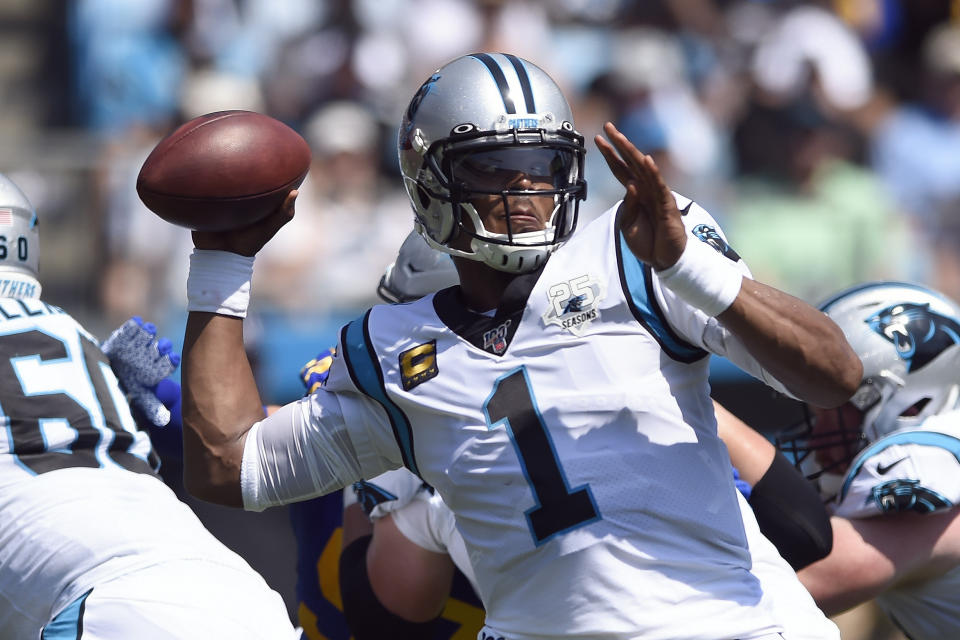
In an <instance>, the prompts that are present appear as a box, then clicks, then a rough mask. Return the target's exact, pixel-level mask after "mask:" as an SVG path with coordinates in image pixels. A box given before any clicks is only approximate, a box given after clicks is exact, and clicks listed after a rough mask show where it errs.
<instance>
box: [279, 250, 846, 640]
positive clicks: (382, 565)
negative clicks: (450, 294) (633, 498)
mask: <svg viewBox="0 0 960 640" xmlns="http://www.w3.org/2000/svg"><path fill="white" fill-rule="evenodd" d="M456 283H457V273H456V271H455V270H454V269H453V265H452V263H451V262H450V259H449V257H447V256H446V254H443V253H439V252H436V251H432V250H430V249H429V247H428V246H427V245H426V244H425V243H424V242H423V240H422V239H421V238H420V237H419V235H417V234H416V233H411V234H410V236H408V237H407V239H406V240H405V241H404V242H403V245H402V246H401V247H400V251H399V252H398V255H397V258H396V260H395V261H394V262H393V263H392V264H391V265H389V266H388V267H387V269H386V271H385V273H384V275H383V277H382V278H381V280H380V284H379V287H378V293H379V294H380V296H381V297H382V298H383V299H384V300H385V301H388V302H393V303H399V302H412V301H413V300H417V299H419V298H421V297H423V296H424V295H426V294H428V293H432V292H433V291H436V290H438V289H442V288H445V287H447V286H452V285H454V284H456ZM332 357H333V349H328V350H326V351H324V352H322V353H320V354H319V355H318V356H317V357H316V358H314V359H312V360H311V361H310V362H308V363H307V364H306V365H305V366H304V367H303V369H302V370H301V371H300V377H301V380H302V381H303V383H304V385H305V387H306V388H307V391H308V393H312V392H314V391H316V390H317V389H318V388H319V387H320V386H322V384H323V382H324V381H325V380H326V378H327V375H328V373H329V367H330V365H331V364H332V361H333V360H332ZM715 409H716V411H717V415H718V422H719V424H720V425H721V426H723V425H726V424H729V422H730V419H729V418H732V416H730V414H729V413H728V412H726V410H725V409H724V408H723V407H722V406H720V405H717V404H716V403H715ZM724 418H728V419H724ZM744 427H745V425H744ZM721 435H723V436H724V437H725V438H726V435H724V434H723V433H722V432H721ZM751 435H757V434H755V432H753V431H752V430H749V429H747V433H746V436H747V437H743V436H744V434H742V433H739V432H731V433H729V436H730V437H732V438H735V439H736V440H735V441H734V442H733V443H732V444H731V443H730V442H727V446H728V448H729V449H730V451H731V456H734V455H735V454H739V453H740V448H741V447H743V446H746V445H747V443H749V442H750V438H749V436H751ZM763 442H764V444H765V445H766V446H767V447H768V448H769V449H770V455H769V456H765V457H761V459H760V460H759V461H756V462H755V461H754V458H755V457H756V456H752V455H745V454H743V455H740V456H739V458H740V459H741V460H742V461H743V462H744V464H746V465H748V467H747V469H746V473H747V477H748V478H749V481H750V482H749V484H748V483H745V482H742V481H741V482H739V483H738V484H737V486H738V488H740V489H741V492H742V493H743V494H744V498H746V499H747V500H748V501H749V505H750V507H751V509H752V510H754V511H755V512H756V518H757V520H758V521H759V522H760V529H761V531H763V533H764V534H765V535H767V536H768V537H769V538H771V541H772V542H773V543H774V544H775V545H776V548H777V551H779V553H780V554H781V555H782V556H783V557H784V558H786V559H787V560H788V561H789V563H790V565H791V566H792V567H793V568H795V569H797V568H800V567H802V566H806V565H807V564H809V563H811V562H813V561H814V560H817V559H820V558H822V557H824V556H826V555H827V554H828V553H829V552H830V544H831V543H832V537H831V534H830V522H829V518H828V517H827V515H826V511H825V509H824V508H823V504H822V503H821V502H820V499H819V496H818V495H817V493H816V491H815V490H813V488H812V487H811V486H810V485H809V483H807V482H806V480H805V479H804V477H803V476H802V475H800V474H798V473H797V471H796V469H794V468H793V466H791V465H790V463H789V462H788V461H787V460H786V458H784V457H783V456H778V455H776V452H775V450H774V449H773V446H772V445H771V444H770V443H769V442H767V441H766V440H764V441H763ZM733 460H734V462H737V461H738V458H737V457H734V458H733ZM331 495H333V494H331ZM343 495H344V498H343V502H344V517H343V527H342V529H338V532H339V534H341V535H342V545H343V549H344V550H343V555H342V556H341V558H340V560H339V583H340V592H339V600H340V602H341V603H342V609H343V611H344V613H345V614H346V619H347V622H348V624H349V628H350V632H351V633H352V634H353V636H354V638H356V639H357V640H376V639H378V638H381V637H384V636H385V635H390V636H391V637H393V638H398V639H403V638H411V639H413V638H428V637H429V638H437V639H438V640H440V639H444V640H445V639H447V638H452V639H453V640H457V639H460V638H462V639H466V638H474V637H476V635H477V631H479V629H480V626H482V622H483V609H482V605H481V604H480V602H479V601H478V600H477V598H476V595H475V593H476V589H475V587H473V588H471V587H472V585H474V584H475V579H474V577H473V570H472V568H471V567H470V563H469V559H468V557H467V552H466V547H465V545H464V543H463V538H462V537H461V536H460V535H459V533H458V532H457V530H456V523H455V519H454V517H453V513H452V512H451V511H450V509H449V508H447V506H446V505H445V504H444V503H443V500H442V499H441V498H440V496H439V495H437V494H436V492H435V491H433V489H432V488H431V487H430V486H429V485H426V484H425V483H424V482H423V481H422V480H420V479H419V478H417V477H416V476H414V475H413V474H412V473H410V472H409V471H407V470H405V469H398V470H395V471H388V472H387V473H385V474H383V475H381V476H378V477H377V478H374V479H373V480H371V481H361V482H358V483H355V484H354V485H353V486H352V487H350V488H348V489H346V490H345V491H344V494H343ZM787 496H788V497H787ZM328 497H329V496H324V497H323V498H319V499H317V500H324V499H327V498H328ZM313 502H315V501H306V502H298V503H294V504H292V505H291V509H292V510H293V511H299V510H300V509H299V507H300V506H301V505H308V507H307V508H306V509H304V511H309V510H313V509H315V507H313V506H309V505H311V503H313ZM744 507H745V503H743V502H742V501H741V508H744ZM749 511H750V510H746V511H744V513H743V515H744V519H745V520H752V519H753V517H754V515H753V513H750V512H749ZM361 512H362V514H361ZM364 516H366V517H364ZM334 522H336V523H337V526H339V520H336V519H335V518H330V517H328V518H327V519H326V520H322V519H320V518H312V519H310V520H309V521H305V524H304V525H303V526H302V529H301V530H300V531H298V543H297V546H298V554H299V555H301V556H302V557H305V562H303V563H301V564H303V565H305V566H307V567H309V569H308V570H307V571H306V572H304V575H305V576H306V579H305V580H302V579H301V580H298V583H301V582H312V583H313V585H312V587H311V585H304V587H305V588H312V589H313V590H314V591H316V590H317V587H316V585H317V582H318V581H317V580H316V579H315V578H314V575H313V574H314V571H313V568H314V567H319V568H320V569H319V570H320V571H322V570H323V567H325V566H327V565H331V564H333V563H332V562H331V561H330V559H329V556H330V553H329V545H324V543H323V542H319V543H318V542H317V541H324V540H327V539H329V538H330V536H328V535H327V533H326V532H327V531H328V530H330V529H331V525H332V523H334ZM755 531H756V529H748V532H755ZM320 546H326V547H327V550H326V553H323V554H318V553H317V551H318V547H320ZM750 549H751V553H752V554H753V556H754V557H753V567H752V569H751V571H753V573H754V574H755V575H757V576H758V577H760V579H761V582H762V587H763V590H764V593H765V595H767V594H769V596H770V598H771V601H772V603H773V605H774V606H778V605H780V606H783V605H784V604H788V606H785V607H783V608H782V609H781V610H780V611H779V612H778V615H779V620H780V621H781V622H782V623H783V625H784V627H785V629H786V632H787V637H791V638H794V637H797V638H799V637H805V635H807V636H809V637H817V635H816V634H817V633H818V631H817V625H816V621H817V620H818V619H821V618H822V616H821V614H820V613H819V612H818V611H816V609H815V607H816V605H815V604H814V603H813V601H812V600H811V599H810V598H809V596H808V594H806V593H804V592H803V591H802V588H800V585H799V583H798V582H797V580H796V578H795V576H794V574H793V572H792V571H791V570H790V568H788V567H787V566H786V565H785V564H784V563H783V561H782V560H781V558H780V557H779V556H778V554H777V553H776V552H775V551H773V548H772V547H771V546H770V544H769V543H768V542H767V541H766V540H761V539H759V537H757V539H755V540H751V542H750ZM454 567H456V569H454ZM323 582H324V580H323V579H322V578H321V579H320V580H319V583H320V584H322V583H323ZM451 582H452V588H451ZM320 591H322V589H320ZM329 606H330V605H329V603H328V602H326V601H324V602H321V603H318V605H316V607H315V609H314V610H322V609H324V608H328V607H329ZM306 623H311V624H316V625H317V628H318V629H319V630H321V631H322V632H323V633H324V634H325V635H327V636H328V637H333V636H330V634H331V633H333V631H334V629H333V627H332V625H334V624H336V625H340V624H342V622H341V621H340V620H339V619H336V618H330V617H328V618H320V617H317V616H312V617H310V618H309V620H307V621H306V622H305V621H304V619H303V618H301V624H306ZM309 628H310V627H307V626H305V629H309ZM336 637H339V636H336Z"/></svg>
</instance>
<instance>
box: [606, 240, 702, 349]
mask: <svg viewBox="0 0 960 640" xmlns="http://www.w3.org/2000/svg"><path fill="white" fill-rule="evenodd" d="M616 234H617V243H616V245H617V263H618V265H619V268H620V284H621V286H622V287H623V290H624V292H625V293H626V294H628V295H627V296H626V297H627V303H628V304H629V305H630V311H631V312H632V313H633V317H634V318H636V319H637V322H639V323H640V324H641V325H643V326H644V327H645V328H646V329H647V331H649V332H650V334H651V335H652V336H653V337H654V338H655V339H656V341H657V342H658V343H660V347H661V348H662V349H663V350H664V352H666V354H667V355H668V356H670V357H671V358H673V359H674V360H677V361H678V362H687V363H690V362H696V361H697V360H700V359H701V358H703V357H705V356H707V355H709V354H708V353H707V352H706V351H704V350H703V349H701V348H700V347H697V346H694V345H692V344H690V343H689V342H687V341H686V340H684V339H683V338H681V337H680V336H679V335H677V333H676V332H675V331H674V330H673V329H671V328H670V325H669V324H668V323H667V319H666V316H664V314H663V310H662V309H661V308H660V303H658V302H657V296H656V295H655V294H654V291H653V274H652V273H651V272H650V267H649V266H648V265H646V264H644V263H642V262H641V261H639V260H637V259H636V257H635V256H634V255H633V252H632V251H630V247H628V246H627V241H626V239H625V238H624V237H623V234H622V233H620V231H619V230H617V231H616Z"/></svg>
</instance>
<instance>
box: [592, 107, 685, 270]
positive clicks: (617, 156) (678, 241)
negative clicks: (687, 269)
mask: <svg viewBox="0 0 960 640" xmlns="http://www.w3.org/2000/svg"><path fill="white" fill-rule="evenodd" d="M603 130H604V133H606V134H607V137H608V138H610V140H609V141H607V140H606V139H605V138H604V137H603V136H599V135H598V136H597V137H596V138H594V142H596V144H597V147H598V148H599V149H600V153H602V154H603V158H604V160H606V161H607V166H609V167H610V171H612V172H613V175H614V176H615V177H616V178H617V180H619V181H620V184H622V185H623V186H624V187H625V188H626V195H625V196H624V199H623V205H622V207H621V212H620V230H621V231H622V232H623V236H624V238H625V239H626V241H627V245H629V247H630V250H631V251H632V252H633V254H634V255H635V256H636V257H637V258H638V259H639V260H642V261H643V262H646V263H647V264H649V265H650V266H652V267H653V268H654V269H656V270H657V271H662V270H663V269H666V268H668V267H671V266H673V265H674V264H675V263H676V262H677V260H679V259H680V254H681V253H683V249H684V247H685V246H686V244H687V231H686V229H685V228H684V226H683V220H682V219H681V217H680V211H679V210H678V209H677V202H676V200H675V199H674V196H673V193H672V192H671V191H670V189H669V188H668V187H667V185H666V184H664V182H663V178H661V177H660V172H659V170H658V169H657V165H656V164H655V163H654V162H653V158H651V157H650V156H648V155H644V154H643V153H642V152H641V151H640V150H639V149H637V148H636V147H635V146H634V145H633V143H632V142H630V140H628V139H627V137H626V136H624V135H623V134H622V133H620V132H619V131H618V130H617V128H616V127H615V126H613V124H612V123H610V122H608V123H606V124H605V125H604V126H603Z"/></svg>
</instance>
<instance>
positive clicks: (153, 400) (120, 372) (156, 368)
mask: <svg viewBox="0 0 960 640" xmlns="http://www.w3.org/2000/svg"><path fill="white" fill-rule="evenodd" d="M100 348H101V349H102V350H103V352H104V353H105V354H106V356H107V358H109V359H110V366H111V368H112V369H113V372H114V373H115V374H116V376H117V379H118V380H119V381H120V384H121V385H122V386H123V388H124V390H125V391H126V393H127V398H128V400H129V401H130V403H131V404H132V405H134V406H135V407H136V408H137V409H139V410H140V411H141V412H142V413H143V414H144V416H146V418H147V419H148V420H150V422H152V423H153V424H154V425H156V426H158V427H162V426H164V425H166V424H167V423H168V422H169V421H170V411H169V409H168V408H167V407H166V406H164V404H163V403H162V402H161V401H160V400H159V399H158V398H157V394H156V389H157V385H158V384H159V383H160V381H162V380H163V379H164V378H166V377H167V376H169V375H170V374H171V373H173V372H174V371H176V369H177V367H178V366H179V365H180V355H179V354H177V353H173V344H172V343H171V342H170V340H168V339H166V338H160V339H159V340H158V339H157V328H156V326H154V325H153V324H152V323H150V322H144V321H143V320H142V319H140V318H139V317H137V316H134V317H132V318H130V319H129V320H127V321H126V322H124V323H123V324H122V325H121V326H120V327H119V328H117V329H116V330H114V332H113V333H112V334H110V337H109V338H107V339H106V340H105V341H104V343H103V344H102V345H101V347H100Z"/></svg>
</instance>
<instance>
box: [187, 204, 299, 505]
mask: <svg viewBox="0 0 960 640" xmlns="http://www.w3.org/2000/svg"><path fill="white" fill-rule="evenodd" d="M296 196H297V192H296V191H291V192H290V194H289V195H288V196H287V199H286V200H285V201H284V202H283V204H282V205H281V206H280V207H279V208H278V209H277V211H276V212H275V213H273V214H271V215H270V216H268V217H267V218H265V219H264V220H262V221H260V222H258V223H256V224H254V225H251V226H249V227H245V228H243V229H237V230H233V231H224V232H219V233H210V232H208V233H200V232H196V231H195V232H194V233H193V241H194V245H195V246H196V248H197V249H198V250H200V252H199V253H200V254H201V255H200V256H199V259H200V260H203V259H204V258H206V257H211V255H212V256H213V257H214V258H215V259H217V260H218V261H224V260H226V261H228V262H231V264H230V265H228V266H229V267H230V268H229V269H222V268H220V269H218V270H217V271H218V274H217V276H216V277H215V278H214V277H211V278H210V279H208V280H205V279H204V272H203V271H202V269H199V268H198V267H200V266H202V265H200V263H199V261H198V256H197V254H195V255H194V257H193V258H192V260H194V262H193V264H192V265H191V276H190V277H191V282H190V284H189V286H188V289H189V290H190V291H189V297H190V309H191V311H190V315H189V317H188V319H187V327H186V332H185V334H184V345H183V377H182V382H183V388H182V394H183V457H184V484H185V486H186V488H187V490H188V491H189V492H190V493H191V494H192V495H194V496H196V497H198V498H200V499H202V500H207V501H209V502H216V503H219V504H225V505H229V506H236V507H239V506H243V499H242V495H241V492H240V465H241V462H242V460H243V447H244V441H245V438H246V435H247V432H248V431H249V430H250V428H251V427H252V426H253V425H254V423H256V422H257V421H259V420H262V419H263V402H262V401H261V399H260V393H259V391H258V389H257V385H256V381H255V380H254V377H253V371H252V369H251V367H250V362H249V360H248V359H247V354H246V350H245V348H244V343H243V316H244V315H246V301H245V300H242V299H241V300H238V299H237V298H236V297H234V296H233V295H230V294H231V292H233V291H234V290H235V289H237V287H238V286H240V287H241V289H242V283H243V282H245V283H246V286H247V287H249V275H250V273H251V272H252V268H253V265H252V256H254V255H255V254H256V253H257V251H259V250H260V249H261V248H262V247H263V245H264V244H266V242H267V241H268V240H269V239H270V238H272V237H273V236H274V235H275V234H276V232H277V231H279V230H280V228H281V227H282V226H283V225H284V224H286V223H287V222H289V221H290V220H291V219H292V218H293V214H294V201H295V200H296ZM203 251H213V252H216V254H215V255H213V254H210V255H206V254H203V253H202V252H203ZM221 266H222V265H221ZM244 269H246V272H247V273H246V275H244V273H243V272H244ZM223 273H232V274H233V276H231V277H233V280H232V281H230V282H226V281H225V280H224V277H223V276H222V274H223ZM218 288H220V289H221V290H220V291H218V290H217V289H218ZM224 291H226V293H227V295H224ZM205 297H208V298H209V304H208V303H205V301H204V298H205ZM241 297H242V293H241ZM224 299H226V302H223V300H224ZM218 305H219V306H221V307H222V308H221V309H213V307H217V306H218ZM241 307H242V308H241ZM206 308H209V309H210V310H203V311H200V310H197V309H206Z"/></svg>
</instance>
